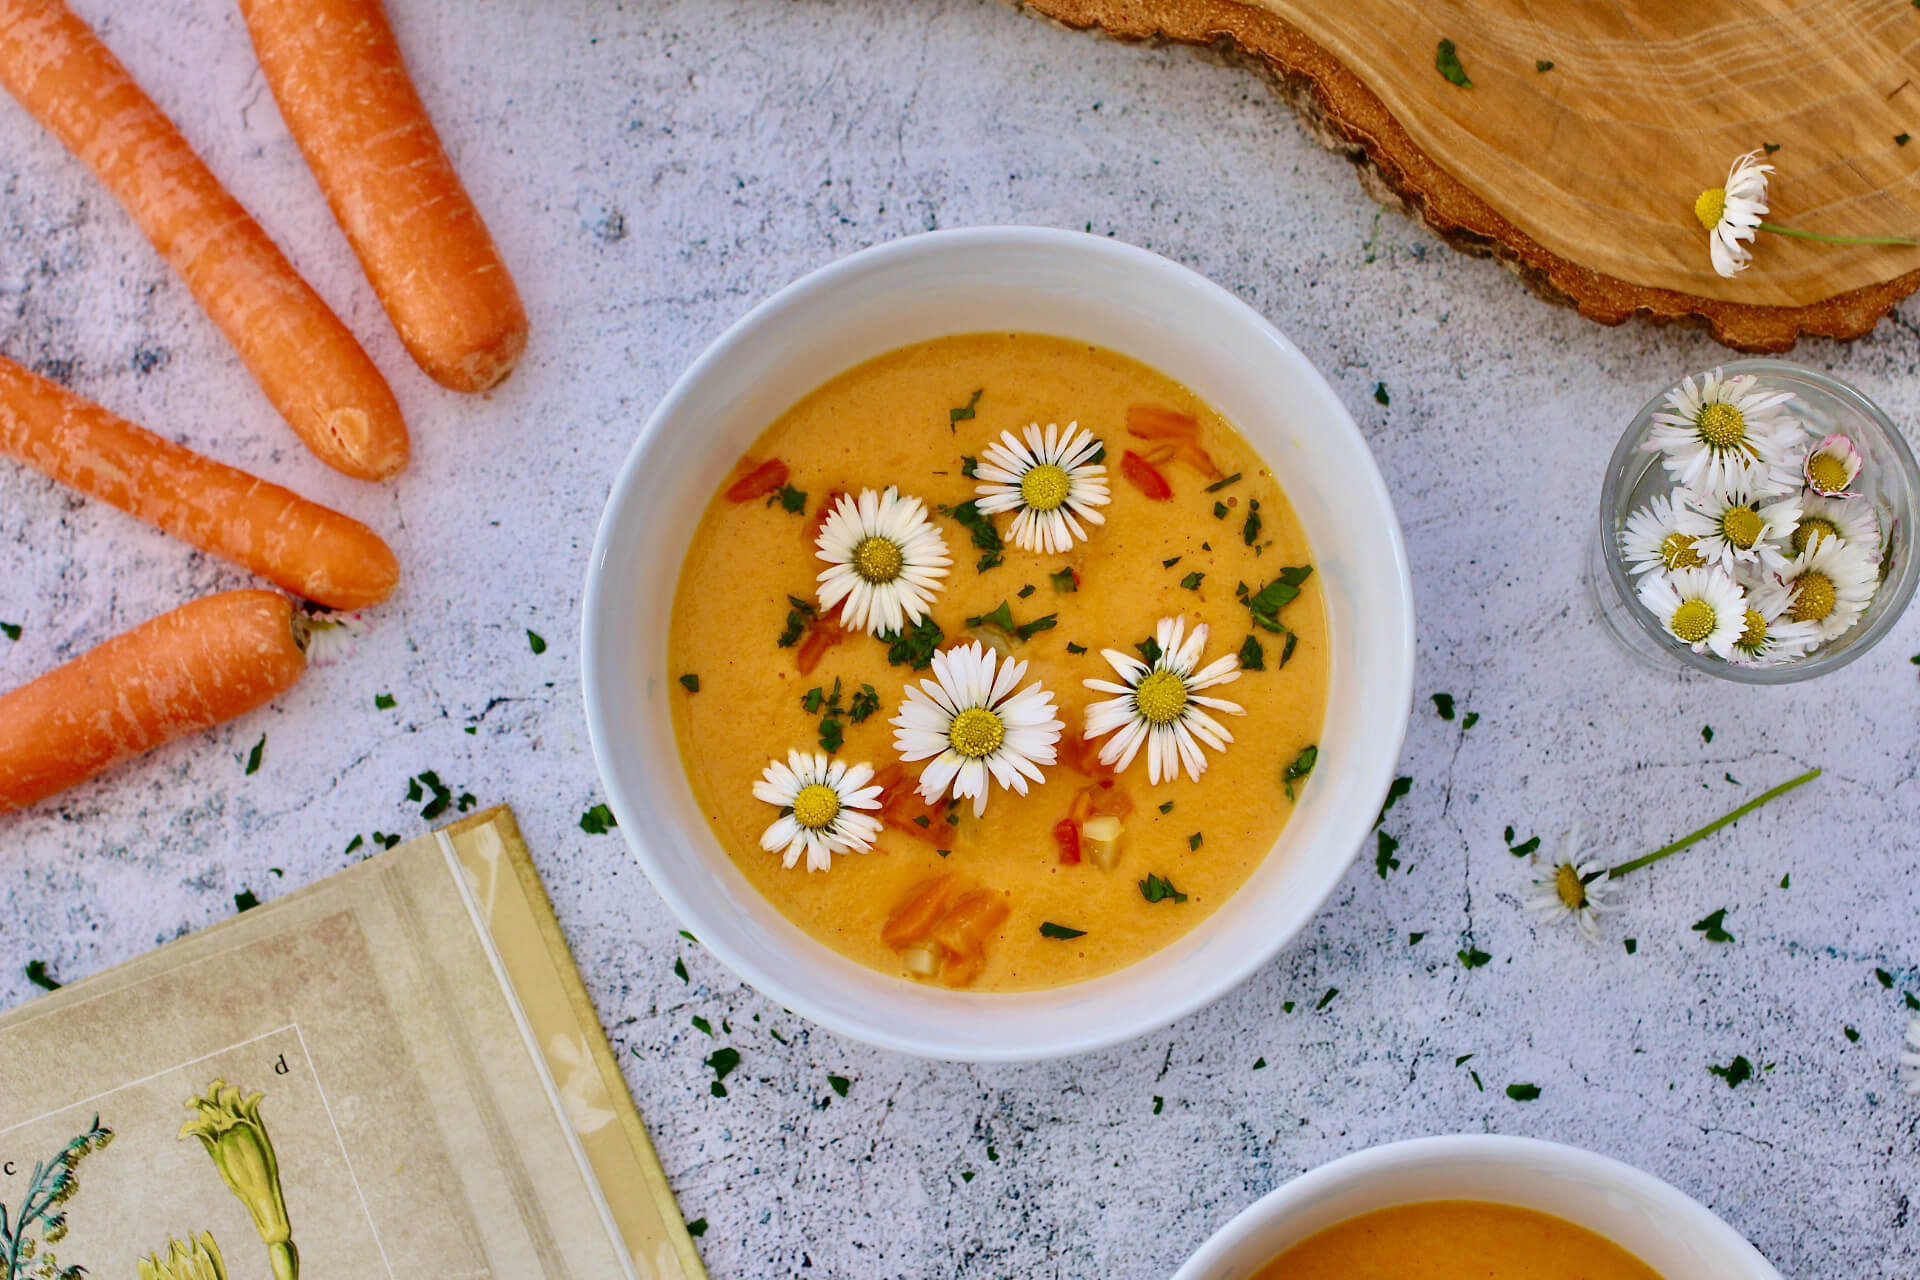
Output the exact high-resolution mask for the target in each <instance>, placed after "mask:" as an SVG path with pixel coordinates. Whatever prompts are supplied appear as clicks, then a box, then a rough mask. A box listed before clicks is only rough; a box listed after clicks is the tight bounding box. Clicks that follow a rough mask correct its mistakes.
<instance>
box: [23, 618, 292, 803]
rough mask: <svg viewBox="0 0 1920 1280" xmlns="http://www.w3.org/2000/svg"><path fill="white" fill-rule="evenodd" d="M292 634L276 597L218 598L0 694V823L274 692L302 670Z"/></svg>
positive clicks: (256, 703) (158, 620) (236, 713)
mask: <svg viewBox="0 0 1920 1280" xmlns="http://www.w3.org/2000/svg"><path fill="white" fill-rule="evenodd" d="M294 625H295V624H294V616H293V603H292V601H290V600H288V599H287V598H286V597H285V596H283V595H280V594H278V593H276V592H272V591H227V592H223V593H221V594H220V595H215V596H207V597H206V598H204V599H201V600H195V601H193V602H192V603H191V604H184V605H181V606H180V607H179V608H178V609H175V610H173V611H172V612H171V613H163V614H161V615H160V616H159V617H157V618H154V619H153V620H151V621H149V622H143V623H141V624H140V625H139V626H137V627H135V628H134V629H133V630H131V631H127V632H123V633H122V634H120V635H118V636H115V637H114V638H113V639H111V640H109V641H107V642H106V643H105V644H102V645H99V646H98V647H96V648H93V649H90V650H88V651H87V652H86V653H84V654H82V655H80V656H79V657H78V658H75V659H74V660H73V661H71V662H69V663H67V664H66V665H65V666H63V667H56V668H54V669H53V670H52V671H49V672H47V673H46V674H45V675H43V676H41V677H40V678H39V679H38V680H35V681H33V682H31V683H30V684H25V685H22V686H21V687H20V688H18V689H15V690H14V691H13V692H11V693H8V694H4V695H0V813H7V812H10V811H12V810H14V809H24V808H25V807H26V806H28V805H30V804H37V803H38V802H40V801H41V800H44V799H46V798H47V797H48V796H50V795H53V794H54V793H55V792H57V791H64V790H66V789H67V788H68V787H71V786H73V785H75V784H76V783H80V782H84V781H86V780H87V779H88V778H91V777H92V776H93V775H94V774H96V773H99V772H100V771H102V770H103V769H107V768H110V767H112V766H113V765H116V764H118V763H120V762H121V761H122V760H126V759H129V758H130V757H132V756H136V755H139V754H140V753H141V752H143V751H151V750H153V748H155V747H157V746H159V745H161V744H162V743H164V742H171V741H172V740H173V739H175V738H178V737H181V736H183V735H185V734H189V733H196V732H198V731H200V730H202V729H210V728H212V727H213V726H214V725H217V724H221V723H223V722H225V721H228V720H231V719H233V718H234V717H235V716H239V715H243V714H245V713H246V712H248V711H251V710H253V709H254V708H255V707H258V706H260V705H262V704H263V703H266V702H268V701H270V700H271V699H273V698H274V697H276V696H278V695H279V694H281V693H283V692H285V691H286V690H287V689H288V688H290V687H292V685H293V682H294V681H296V680H298V679H299V678H300V673H301V672H303V671H305V670H306V669H307V659H306V655H305V653H303V652H302V651H301V647H300V643H299V640H298V638H297V637H296V635H295V632H294Z"/></svg>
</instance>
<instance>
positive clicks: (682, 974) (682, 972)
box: [673, 957, 693, 983]
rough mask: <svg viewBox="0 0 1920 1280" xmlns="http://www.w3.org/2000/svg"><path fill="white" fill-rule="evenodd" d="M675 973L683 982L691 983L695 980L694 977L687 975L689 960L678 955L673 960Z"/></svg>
mask: <svg viewBox="0 0 1920 1280" xmlns="http://www.w3.org/2000/svg"><path fill="white" fill-rule="evenodd" d="M673 974H674V976H675V977H676V978H678V979H680V981H682V982H687V983H691V982H692V981H693V979H692V978H689V977H688V976H687V962H686V961H685V960H682V959H679V958H678V957H676V958H675V959H674V962H673Z"/></svg>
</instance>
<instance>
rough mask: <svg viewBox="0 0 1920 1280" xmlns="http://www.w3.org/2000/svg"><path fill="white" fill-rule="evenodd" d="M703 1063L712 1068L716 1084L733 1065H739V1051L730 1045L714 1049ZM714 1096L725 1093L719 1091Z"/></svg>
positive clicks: (729, 1071)
mask: <svg viewBox="0 0 1920 1280" xmlns="http://www.w3.org/2000/svg"><path fill="white" fill-rule="evenodd" d="M704 1065H706V1066H709V1067H712V1068H713V1080H714V1083H715V1084H718V1083H719V1082H720V1081H722V1080H725V1079H726V1078H727V1076H728V1075H729V1074H730V1073H731V1072H732V1071H733V1069H734V1068H735V1067H737V1066H739V1065H740V1051H739V1050H738V1049H735V1048H733V1047H731V1046H728V1047H726V1048H721V1049H715V1050H714V1051H713V1052H712V1053H711V1054H709V1055H708V1056H707V1057H706V1059H704ZM715 1096H716V1097H721V1098H724V1097H726V1096H727V1095H726V1094H724V1093H721V1094H716V1095H715Z"/></svg>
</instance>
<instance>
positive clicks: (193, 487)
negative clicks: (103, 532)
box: [0, 356, 400, 609]
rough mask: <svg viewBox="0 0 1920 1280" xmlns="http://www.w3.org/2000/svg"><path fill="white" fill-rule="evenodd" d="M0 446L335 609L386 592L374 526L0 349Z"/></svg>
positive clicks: (383, 558) (386, 556) (388, 557)
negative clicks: (176, 437) (200, 449)
mask: <svg viewBox="0 0 1920 1280" xmlns="http://www.w3.org/2000/svg"><path fill="white" fill-rule="evenodd" d="M0 453H4V454H7V455H9V456H11V457H14V458H17V459H19V460H20V461H21V462H24V463H26V464H27V465H28V466H30V467H33V468H34V469H36V470H38V471H43V472H45V473H46V474H47V475H49V476H52V477H53V478H54V479H55V480H58V481H60V483H62V484H65V485H71V486H72V487H73V488H75V489H78V490H79V491H80V492H82V493H84V494H88V495H90V496H92V497H95V498H98V499H100V500H101V501H102V502H108V503H111V504H113V505H114V506H116V507H118V508H120V509H121V510H122V511H125V512H127V513H128V514H130V515H135V516H138V517H139V518H140V519H142V520H145V521H146V522H147V523H148V524H151V525H154V526H156V527H158V528H160V529H163V530H165V531H166V532H168V533H170V534H172V535H173V536H174V537H176V538H179V539H180V540H181V541H183V542H187V543H191V544H192V545H193V546H196V547H199V548H200V549H201V550H202V551H210V552H212V553H213V554H214V555H217V556H224V557H226V558H227V559H228V560H231V561H233V562H234V563H235V564H238V565H240V566H241V567H242V568H245V569H250V570H252V571H253V572H254V573H257V574H259V575H260V576H261V577H263V578H265V579H266V580H267V581H269V582H271V583H273V584H275V585H276V586H280V587H284V588H285V589H286V590H288V591H291V592H293V593H294V594H295V595H297V596H302V597H304V598H306V599H308V600H312V601H313V602H314V603H316V604H324V605H326V606H327V607H329V608H332V609H363V608H365V607H367V606H368V605H373V604H378V603H380V602H381V601H382V600H385V599H386V598H387V597H388V596H389V595H391V594H393V588H394V584H395V583H397V582H399V581H400V562H399V561H398V560H396V559H394V556H393V552H392V551H391V550H389V549H388V547H387V544H386V543H384V542H382V541H381V540H380V536H379V535H378V534H376V533H375V532H374V531H373V530H371V529H369V528H367V526H365V525H363V524H361V523H360V522H359V521H358V520H352V519H349V518H348V517H346V516H343V515H341V514H340V513H339V512H337V511H330V510H328V509H327V508H326V507H323V506H320V505H318V504H317V503H312V502H308V501H307V500H306V499H305V498H302V497H301V496H300V495H299V494H297V493H293V492H290V491H289V490H286V489H282V488H281V487H280V486H279V485H277V484H269V483H267V482H266V481H265V480H261V479H259V478H258V477H256V476H251V475H248V474H247V473H246V472H244V471H241V470H239V469H238V468H236V467H229V466H227V465H225V464H224V463H219V462H215V461H213V459H211V458H204V457H202V456H201V455H199V454H197V453H195V452H193V450H191V449H187V448H184V447H183V446H181V445H177V444H174V443H173V442H172V441H170V440H165V439H162V438H161V437H160V436H157V435H155V434H153V432H151V431H147V430H145V429H144V428H141V427H137V426H135V425H134V424H133V423H131V422H128V421H127V420H126V419H124V418H117V417H115V416H114V415H113V414H111V413H109V412H107V411H106V410H105V409H103V408H101V407H100V406H99V405H97V404H94V403H93V402H92V401H90V400H84V399H82V398H81V397H79V396H77V395H74V394H73V393H72V392H70V391H67V390H66V389H64V388H62V387H61V386H59V385H58V384H56V383H53V382H49V381H47V379H45V378H42V377H38V376H37V375H35V374H32V373H29V372H27V371H26V370H25V369H22V368H21V367H20V366H19V365H17V364H15V363H13V361H11V360H8V359H6V358H5V357H3V356H0Z"/></svg>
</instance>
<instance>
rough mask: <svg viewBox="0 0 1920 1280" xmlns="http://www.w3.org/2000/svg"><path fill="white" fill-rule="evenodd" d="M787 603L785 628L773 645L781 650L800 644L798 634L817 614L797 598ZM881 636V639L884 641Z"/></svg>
mask: <svg viewBox="0 0 1920 1280" xmlns="http://www.w3.org/2000/svg"><path fill="white" fill-rule="evenodd" d="M787 603H788V604H789V605H791V606H792V608H790V609H789V610H788V611H787V626H786V629H785V630H784V631H782V632H781V633H780V638H779V639H778V640H775V641H774V643H775V644H777V645H779V646H780V647H781V648H782V649H791V648H792V647H793V646H794V645H796V644H798V643H799V642H800V633H801V632H803V631H805V630H806V629H807V623H808V622H809V621H810V620H811V619H812V618H813V617H814V616H815V615H816V614H817V613H818V610H816V609H815V608H814V607H813V606H812V605H811V604H808V603H807V602H806V601H805V600H802V599H801V598H800V597H799V596H788V597H787ZM885 638H886V637H885V636H882V637H881V639H883V640H884V639H885Z"/></svg>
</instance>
